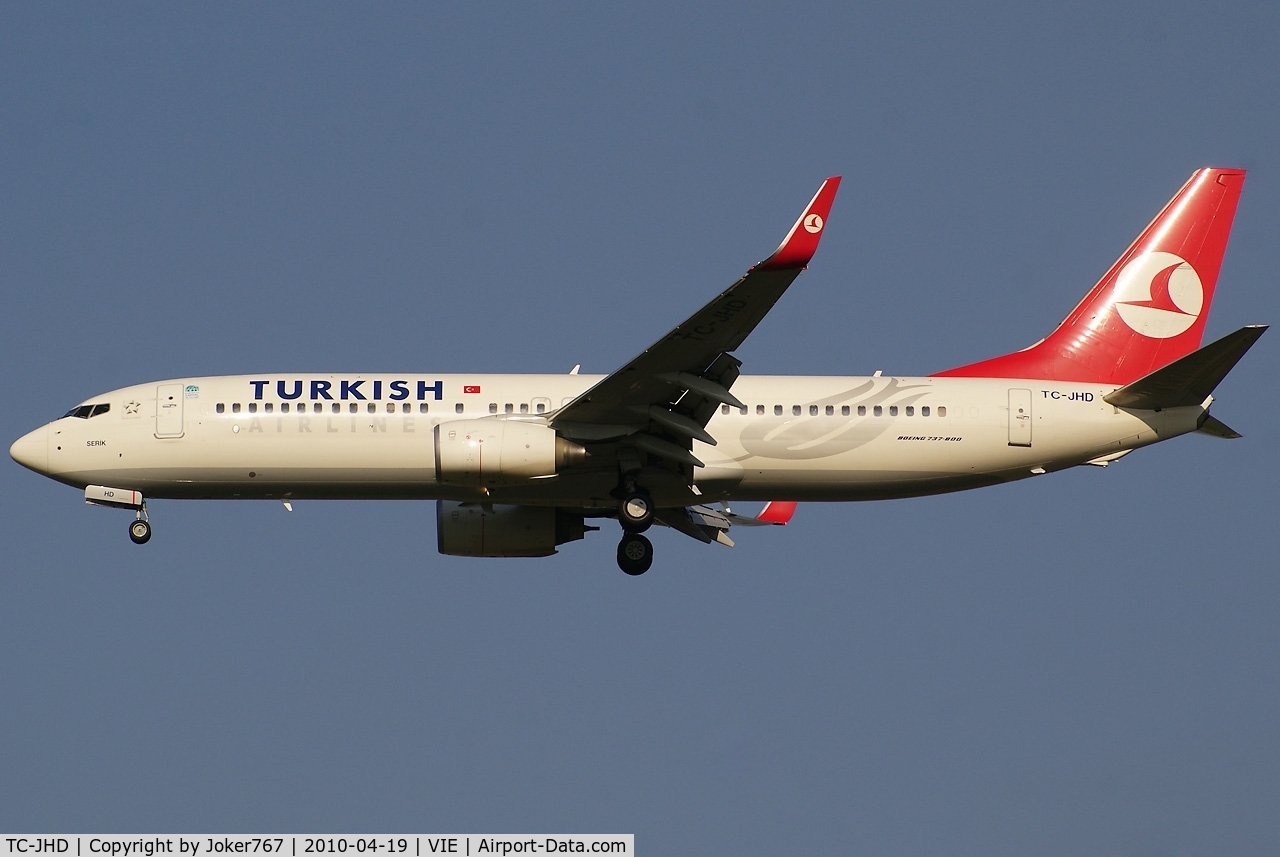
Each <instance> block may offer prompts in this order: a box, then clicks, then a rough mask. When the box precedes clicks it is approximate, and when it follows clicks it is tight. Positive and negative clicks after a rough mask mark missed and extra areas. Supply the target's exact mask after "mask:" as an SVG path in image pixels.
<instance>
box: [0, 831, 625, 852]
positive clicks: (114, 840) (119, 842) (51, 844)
mask: <svg viewBox="0 0 1280 857" xmlns="http://www.w3.org/2000/svg"><path fill="white" fill-rule="evenodd" d="M167 854H174V855H179V857H181V855H186V857H222V855H229V854H257V855H263V857H265V855H270V857H310V855H319V854H323V855H325V857H330V855H335V854H369V855H392V857H401V855H403V857H430V855H433V854H454V855H462V857H471V855H473V854H474V855H486V857H489V856H490V855H499V857H509V855H512V854H626V855H631V854H635V834H633V833H620V834H602V833H585V834H583V833H572V834H559V833H536V834H534V833H523V834H514V833H486V834H476V833H466V834H425V833H414V834H378V835H376V836H375V835H372V834H360V835H343V836H336V835H325V836H321V835H318V834H287V835H270V836H249V835H242V834H231V835H228V834H222V833H201V834H194V833H183V834H168V835H160V836H156V835H148V836H143V835H138V834H122V833H108V834H95V835H83V834H81V835H76V836H58V835H49V834H41V835H34V834H28V835H24V836H18V835H11V834H7V833H5V834H0V857H8V855H15V857H16V855H23V857H159V855H167Z"/></svg>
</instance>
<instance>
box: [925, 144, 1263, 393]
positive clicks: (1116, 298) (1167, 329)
mask: <svg viewBox="0 0 1280 857" xmlns="http://www.w3.org/2000/svg"><path fill="white" fill-rule="evenodd" d="M1243 186H1244V170H1228V169H1216V168H1212V167H1210V168H1206V169H1203V170H1198V171H1197V172H1196V173H1195V174H1194V175H1192V176H1191V179H1190V180H1189V181H1188V182H1187V183H1186V184H1185V185H1183V186H1182V190H1180V191H1178V193H1177V194H1176V195H1175V196H1174V197H1173V199H1172V200H1170V201H1169V204H1168V205H1166V206H1165V207H1164V210H1163V211H1161V212H1160V214H1159V215H1157V216H1156V219H1155V220H1153V221H1152V222H1151V225H1150V226H1148V227H1147V228H1146V229H1145V230H1143V232H1142V234H1141V235H1139V236H1138V239H1137V240H1136V241H1134V242H1133V244H1132V245H1131V246H1130V247H1129V249H1128V250H1126V251H1125V252H1124V254H1123V255H1122V256H1121V257H1120V258H1119V260H1117V261H1116V263H1115V264H1114V265H1112V266H1111V270H1109V271H1107V273H1106V275H1105V276H1104V277H1103V278H1102V279H1101V280H1099V281H1098V284H1097V285H1096V286H1094V287H1093V290H1092V291H1090V292H1089V294H1088V295H1086V296H1085V299H1084V300H1083V301H1081V302H1080V304H1079V306H1077V307H1076V308H1075V309H1074V310H1072V312H1071V314H1070V315H1068V316H1067V318H1066V320H1065V321H1063V322H1062V324H1060V325H1058V329H1057V330H1055V331H1054V332H1053V333H1051V334H1049V336H1047V337H1046V338H1044V339H1043V340H1041V341H1040V342H1037V343H1036V344H1035V345H1033V346H1031V347H1030V348H1027V349H1024V350H1022V351H1015V352H1013V353H1012V354H1005V355H1003V356H1001V357H993V358H991V359H990V360H983V361H981V362H979V363H971V364H969V365H968V366H960V367H957V368H955V369H948V370H947V371H945V372H938V373H937V376H939V377H949V378H1041V379H1045V380H1050V381H1082V382H1087V383H1096V384H1128V383H1130V382H1131V381H1136V380H1137V379H1139V378H1141V377H1143V376H1144V375H1147V374H1148V373H1150V372H1153V371H1155V370H1156V369H1159V368H1160V367H1162V366H1165V365H1167V364H1169V363H1172V362H1173V361H1174V360H1177V359H1178V358H1179V357H1182V356H1184V355H1187V354H1190V353H1191V352H1192V351H1195V350H1196V349H1197V348H1199V347H1200V340H1201V338H1202V337H1203V335H1204V325H1205V321H1206V320H1207V319H1208V317H1209V305H1210V303H1211V302H1212V301H1213V291H1214V287H1215V286H1216V285H1217V284H1218V269H1219V268H1220V267H1221V266H1222V254H1223V253H1224V252H1225V251H1226V249H1227V237H1228V236H1229V235H1230V234H1231V221H1232V220H1233V219H1234V218H1235V213H1236V203H1237V202H1238V201H1239V199H1240V189H1241V187H1243Z"/></svg>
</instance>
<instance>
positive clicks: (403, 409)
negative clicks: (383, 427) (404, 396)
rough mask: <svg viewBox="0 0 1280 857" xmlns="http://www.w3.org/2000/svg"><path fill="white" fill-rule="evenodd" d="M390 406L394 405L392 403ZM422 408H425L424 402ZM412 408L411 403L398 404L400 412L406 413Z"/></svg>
mask: <svg viewBox="0 0 1280 857" xmlns="http://www.w3.org/2000/svg"><path fill="white" fill-rule="evenodd" d="M392 407H395V406H394V405H392ZM422 409H423V410H424V411H425V410H426V409H427V408H426V405H425V404H424V405H423V408H422ZM412 410H413V405H411V404H409V403H408V402H405V403H404V404H403V405H401V406H400V413H402V414H407V413H409V412H410V411H412Z"/></svg>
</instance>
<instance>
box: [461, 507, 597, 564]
mask: <svg viewBox="0 0 1280 857" xmlns="http://www.w3.org/2000/svg"><path fill="white" fill-rule="evenodd" d="M585 532H586V527H585V526H584V524H583V518H582V515H576V514H574V513H572V512H568V511H566V510H564V509H554V508H552V507H550V506H502V505H492V504H485V505H480V504H477V503H459V502H457V501H455V500H437V501H436V541H437V544H438V546H439V548H440V553H443V554H448V555H450V556H550V555H551V554H553V553H555V552H556V546H557V545H562V544H564V543H565V542H572V541H577V540H578V539H580V538H582V537H583V535H584V534H585Z"/></svg>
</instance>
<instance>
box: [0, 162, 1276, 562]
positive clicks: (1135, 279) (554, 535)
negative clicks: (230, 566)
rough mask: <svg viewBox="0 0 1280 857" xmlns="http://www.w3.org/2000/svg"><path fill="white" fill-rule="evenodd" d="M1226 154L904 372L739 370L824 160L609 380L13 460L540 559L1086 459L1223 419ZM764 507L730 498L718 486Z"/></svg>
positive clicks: (281, 400)
mask: <svg viewBox="0 0 1280 857" xmlns="http://www.w3.org/2000/svg"><path fill="white" fill-rule="evenodd" d="M1244 178H1245V171H1244V170H1238V169H1219V168H1205V169H1201V170H1198V171H1197V172H1195V173H1194V174H1193V175H1192V176H1191V178H1190V179H1189V180H1188V181H1187V183H1186V184H1185V185H1183V187H1182V188H1181V189H1180V190H1179V191H1178V192H1177V194H1175V195H1174V197H1173V199H1172V200H1170V202H1169V203H1168V204H1167V205H1166V206H1165V207H1164V208H1163V209H1162V210H1161V211H1160V213H1159V214H1158V215H1157V216H1156V218H1155V220H1153V221H1152V222H1151V224H1150V225H1148V226H1147V227H1146V229H1144V230H1143V231H1142V232H1141V233H1140V234H1139V236H1138V238H1137V239H1136V240H1135V241H1134V242H1133V244H1132V245H1130V246H1129V248H1128V249H1127V250H1125V252H1124V253H1123V254H1122V255H1121V256H1120V258H1119V259H1117V260H1116V262H1115V264H1113V265H1112V266H1111V268H1110V269H1109V270H1108V271H1107V272H1106V274H1105V275H1103V277H1102V279H1101V280H1099V281H1098V282H1097V284H1096V285H1095V286H1094V287H1093V288H1092V289H1091V290H1090V291H1089V292H1088V294H1087V295H1086V296H1085V297H1084V299H1083V300H1082V301H1081V302H1080V304H1079V305H1078V306H1076V308H1075V309H1074V310H1072V311H1071V313H1070V314H1069V315H1068V316H1067V317H1066V318H1065V319H1064V320H1063V321H1062V323H1061V324H1060V325H1059V326H1058V327H1057V328H1056V329H1055V330H1054V331H1053V332H1052V333H1050V334H1049V335H1048V336H1046V337H1045V338H1044V339H1041V340H1040V341H1039V342H1037V343H1035V344H1034V345H1032V346H1030V347H1028V348H1025V349H1023V350H1021V351H1015V352H1012V353H1010V354H1004V355H1001V356H998V357H993V358H991V359H988V360H983V361H980V362H978V363H971V364H967V365H963V366H958V367H955V368H951V369H947V370H944V371H940V372H936V373H934V374H932V375H928V376H924V377H901V376H886V375H884V374H882V373H881V372H876V373H875V374H874V375H871V376H867V377H840V376H769V375H763V376H751V375H742V374H740V372H739V369H740V367H741V366H742V362H741V361H740V360H739V359H738V358H737V357H735V356H734V354H733V352H734V351H735V350H736V349H738V348H739V346H741V345H742V343H743V341H744V340H745V339H746V337H747V336H748V334H750V333H751V331H752V330H754V329H755V327H756V325H758V324H759V323H760V321H761V320H762V319H763V318H764V317H765V315H766V313H768V312H769V310H770V309H771V308H772V307H773V306H774V304H775V303H776V302H777V300H778V299H779V298H780V297H781V296H782V294H783V292H785V291H786V289H787V288H788V287H789V286H790V285H791V283H792V282H793V281H794V280H795V278H796V277H797V276H798V275H799V274H800V272H801V271H802V270H804V269H805V267H806V266H807V265H808V264H809V261H810V260H811V259H812V257H813V255H814V252H815V251H816V250H817V248H818V242H819V240H820V239H821V237H822V234H823V232H824V229H825V226H826V223H827V219H828V217H829V215H830V212H831V206H832V203H833V201H834V199H835V196H836V191H837V189H838V188H839V185H840V177H839V176H833V177H831V178H828V179H827V180H826V181H824V182H823V183H822V185H821V186H820V187H819V189H818V192H817V193H816V194H815V195H814V197H813V199H812V200H810V202H809V204H808V205H807V206H805V208H804V211H803V212H802V213H801V215H800V217H799V219H798V220H796V222H795V224H794V225H793V226H792V227H791V229H790V231H789V232H787V234H786V237H785V238H784V239H783V241H782V243H781V244H780V245H779V247H778V249H777V250H775V251H774V252H773V253H772V254H771V255H770V256H768V257H767V258H766V259H765V260H764V261H762V262H760V263H759V264H757V265H755V266H754V267H752V268H750V269H749V270H748V271H747V272H746V273H745V274H744V275H743V276H742V277H741V278H740V279H739V280H738V281H737V282H735V283H734V284H733V285H732V286H730V287H729V288H728V289H726V290H725V291H723V292H721V293H720V294H719V295H718V296H716V297H715V298H714V299H712V300H711V301H710V302H709V303H707V304H706V305H705V306H704V307H702V308H701V309H699V310H698V311H697V312H695V313H694V314H693V315H691V316H690V317H689V318H688V319H686V320H685V321H683V322H682V323H680V324H679V325H677V326H676V327H675V329H673V330H672V331H671V332H670V333H668V334H666V335H665V336H663V337H662V338H661V339H659V340H657V341H656V342H654V343H653V344H652V345H650V346H649V347H648V348H646V349H645V350H644V351H642V352H641V353H640V354H639V355H638V356H636V357H635V358H634V359H632V360H631V361H630V362H628V363H627V364H625V365H624V366H622V367H621V368H619V369H618V370H617V371H615V372H613V373H612V374H610V375H606V376H592V375H582V374H579V373H578V367H574V370H573V371H572V372H570V373H568V374H557V375H550V374H542V375H533V374H526V375H444V374H425V375H424V374H419V373H404V374H399V375H329V374H308V373H301V374H289V373H284V374H261V375H238V376H221V377H203V378H178V379H172V380H165V381H158V382H153V383H148V384H140V385H137V386H132V387H125V388H123V389H119V390H113V391H111V392H107V393H103V394H102V395H98V396H93V397H91V398H89V399H86V400H85V401H84V402H82V403H81V404H79V405H77V406H76V407H74V408H72V409H71V410H69V411H68V412H67V413H66V414H64V415H63V416H62V417H60V418H58V419H56V420H54V421H53V422H50V423H48V424H47V425H44V426H41V427H40V428H38V429H36V430H35V431H32V432H30V433H29V434H27V435H25V436H23V437H22V438H20V439H19V440H17V441H16V442H15V443H14V444H13V446H12V447H11V448H10V450H9V454H10V455H11V456H12V457H13V459H14V460H15V461H17V462H18V463H19V464H21V465H23V466H24V467H27V468H29V469H31V470H33V471H35V472H37V473H40V474H42V475H45V476H48V477H50V478H52V479H55V480H57V481H58V482H62V483H65V484H67V485H70V486H72V487H75V488H77V489H79V490H82V491H83V492H84V498H85V501H86V502H88V503H90V504H94V505H99V506H107V507H115V508H121V509H127V510H130V511H132V512H133V513H134V520H133V521H132V522H131V523H130V525H129V537H130V538H131V539H132V540H133V541H134V542H136V543H138V544H143V543H146V542H147V541H148V540H149V539H150V538H151V524H150V518H149V515H148V511H147V500H148V499H159V498H175V499H197V498H198V499H271V500H276V501H279V502H281V503H283V504H284V507H285V508H286V509H287V510H289V511H292V503H293V501H295V500H312V499H315V500H320V499H432V500H435V501H436V526H437V541H438V547H439V550H440V552H441V553H444V554H450V555H455V556H477V557H533V556H547V555H550V554H554V553H556V552H557V548H558V547H559V546H561V545H563V544H566V543H568V542H571V541H576V540H578V539H582V538H583V537H584V536H585V534H586V533H587V532H589V531H594V530H598V529H599V527H597V526H593V525H589V524H588V523H587V521H592V520H598V519H610V518H612V519H615V520H617V522H618V523H619V524H620V525H621V529H622V538H621V541H620V542H619V545H618V565H619V567H620V568H621V569H622V570H623V571H624V572H626V573H627V574H630V575H640V574H643V573H645V572H646V571H647V570H648V569H649V568H650V566H651V565H652V563H653V545H652V543H651V542H650V540H649V539H648V538H647V537H646V536H645V535H644V533H645V532H646V531H647V530H648V529H649V528H650V527H651V526H652V525H653V524H660V525H663V526H665V527H667V528H669V529H672V530H675V531H677V532H679V533H683V534H684V535H687V536H690V537H692V538H695V539H697V540H698V541H701V542H704V543H713V542H714V543H719V544H722V545H728V546H732V545H733V540H732V539H731V538H730V537H729V530H730V529H731V527H734V526H770V525H772V526H776V525H782V524H786V523H787V521H788V520H790V519H791V517H792V515H793V514H794V512H795V508H796V503H797V502H802V501H854V500H881V499H891V498H905V497H916V496H923V495H930V494H940V493H945V492H952V491H961V490H965V489H970V488H978V487H983V486H989V485H996V484H1000V483H1005V482H1011V481H1014V480H1018V479H1026V478H1030V477H1033V476H1038V475H1041V474H1045V473H1052V472H1055V471H1058V470H1063V469H1066V468H1068V467H1076V466H1079V465H1085V464H1088V465H1097V466H1102V467H1105V466H1107V465H1109V464H1111V463H1112V462H1115V461H1117V460H1118V459H1120V458H1122V457H1123V456H1125V455H1128V454H1129V453H1130V452H1132V451H1133V450H1135V449H1139V448H1141V447H1144V446H1148V445H1150V444H1153V443H1158V442H1160V441H1163V440H1168V439H1169V438H1173V437H1177V436H1179V435H1183V434H1189V433H1191V432H1199V433H1202V434H1208V435H1212V436H1216V437H1222V438H1236V437H1239V436H1240V435H1239V434H1238V433H1236V432H1235V431H1233V430H1232V429H1230V428H1228V427H1227V426H1226V425H1224V424H1223V423H1221V422H1220V421H1218V420H1217V419H1216V418H1214V417H1212V416H1210V415H1209V406H1210V404H1211V403H1212V402H1213V395H1212V393H1213V390H1214V388H1215V387H1216V386H1217V385H1218V383H1219V382H1220V381H1221V380H1222V379H1223V378H1224V377H1226V375H1227V373H1228V372H1229V371H1230V370H1231V369H1232V368H1233V367H1234V366H1235V364H1236V362H1237V361H1239V360H1240V358H1241V357H1243V355H1244V354H1245V352H1246V351H1248V350H1249V348H1250V347H1251V346H1252V345H1253V343H1254V342H1256V341H1257V339H1258V337H1260V336H1261V335H1262V333H1263V332H1264V331H1265V330H1266V326H1265V325H1251V326H1247V327H1242V328H1240V329H1239V330H1237V331H1235V332H1234V333H1231V334H1229V335H1227V336H1225V337H1223V338H1222V339H1219V340H1217V341H1216V342H1213V343H1211V344H1209V345H1206V346H1204V347H1201V340H1202V338H1203V334H1204V328H1205V323H1206V320H1207V318H1208V314H1209V307H1210V304H1211V302H1212V300H1213V294H1214V290H1215V287H1216V285H1217V280H1218V272H1219V268H1220V266H1221V263H1222V257H1223V253H1224V252H1225V250H1226V246H1227V239H1228V236H1229V234H1230V231H1231V224H1232V220H1233V219H1234V216H1235V210H1236V204H1237V202H1238V200H1239V197H1240V191H1241V188H1242V187H1243V184H1244ZM737 501H748V502H750V501H757V502H758V501H768V505H767V506H765V509H764V511H763V512H761V513H760V514H758V515H756V516H754V517H752V516H747V515H740V514H737V513H735V512H733V511H732V510H731V508H730V507H729V503H730V502H737Z"/></svg>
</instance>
